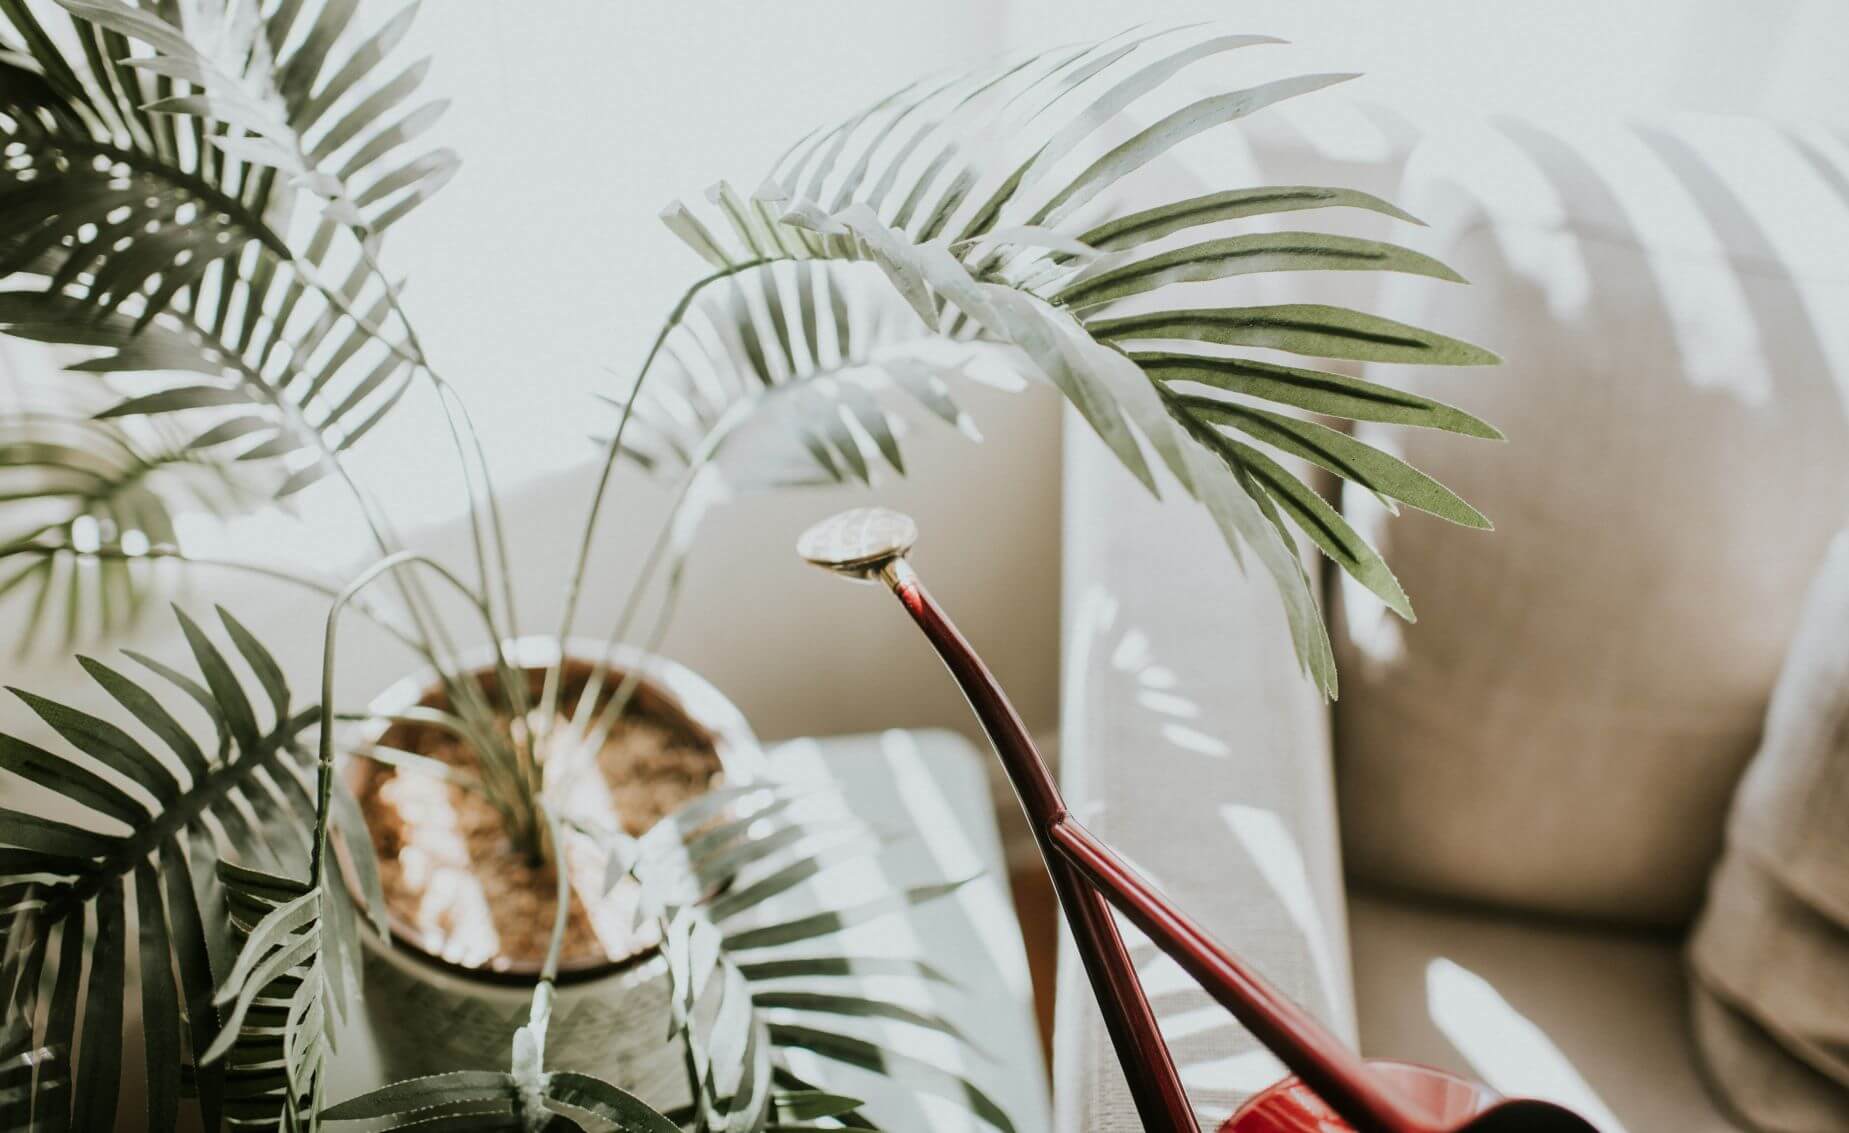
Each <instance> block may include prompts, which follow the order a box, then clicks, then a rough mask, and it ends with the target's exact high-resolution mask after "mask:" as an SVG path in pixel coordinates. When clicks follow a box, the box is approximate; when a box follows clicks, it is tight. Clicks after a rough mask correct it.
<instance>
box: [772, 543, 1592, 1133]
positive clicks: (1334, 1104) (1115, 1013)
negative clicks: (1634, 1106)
mask: <svg viewBox="0 0 1849 1133" xmlns="http://www.w3.org/2000/svg"><path fill="white" fill-rule="evenodd" d="M917 537H918V528H917V525H916V524H914V523H913V522H912V520H911V519H910V518H909V517H907V516H904V515H900V514H899V513H897V512H893V511H888V510H886V509H884V508H861V509H857V510H855V511H849V512H843V513H842V514H840V515H837V516H835V517H833V518H832V519H827V520H824V521H822V522H821V523H819V524H817V525H816V526H814V527H812V528H810V529H809V530H808V531H807V532H805V533H804V534H803V536H802V538H801V539H800V540H799V541H798V543H797V550H798V552H799V553H800V554H801V555H802V557H803V558H805V559H807V560H808V561H810V562H811V563H814V564H815V565H817V566H819V567H823V568H825V569H827V570H830V571H833V572H835V573H836V574H840V575H844V576H846V577H849V578H854V579H859V580H861V581H864V582H874V581H878V582H884V583H885V584H886V585H887V586H888V587H889V588H890V589H891V590H892V592H893V593H894V594H896V595H897V596H898V598H899V601H900V603H901V604H902V605H904V607H905V609H906V612H908V613H909V614H911V616H912V620H913V621H915V622H917V623H918V628H919V629H921V630H923V631H924V634H925V636H926V637H927V638H929V639H930V641H931V644H932V646H933V647H935V648H936V650H937V652H938V656H940V657H942V658H943V661H944V664H945V665H946V666H947V667H948V668H949V669H950V674H951V676H952V677H954V678H955V679H956V682H957V684H958V685H960V686H961V687H962V689H963V693H964V695H965V696H967V697H968V698H969V702H970V707H971V708H972V709H974V710H975V713H976V716H977V718H978V719H979V720H981V721H982V727H983V730H984V731H985V732H987V733H988V736H989V740H990V742H992V743H993V744H994V745H995V753H996V755H997V756H998V757H1000V759H1001V763H1002V768H1003V770H1004V771H1006V772H1007V775H1008V779H1009V782H1010V783H1012V784H1013V786H1014V792H1015V795H1016V797H1017V798H1019V799H1020V802H1021V809H1022V810H1023V811H1025V812H1026V815H1027V821H1028V825H1029V826H1030V827H1032V829H1033V833H1034V838H1035V840H1036V841H1037V842H1038V843H1039V847H1040V856H1041V858H1042V859H1043V860H1044V861H1045V863H1046V868H1047V873H1048V874H1049V875H1050V876H1051V878H1052V881H1053V889H1054V892H1055V893H1057V894H1058V897H1059V905H1060V908H1061V910H1062V911H1063V912H1064V913H1065V916H1066V922H1067V924H1068V925H1069V926H1070V927H1071V930H1072V936H1073V940H1074V941H1075V943H1076V944H1077V950H1078V954H1079V957H1080V958H1081V959H1082V960H1083V961H1084V964H1085V972H1086V975H1087V976H1089V977H1090V979H1091V986H1092V993H1093V994H1094V995H1096V996H1097V999H1098V1007H1099V1009H1100V1011H1101V1012H1102V1013H1103V1015H1104V1021H1105V1025H1106V1027H1107V1029H1108V1030H1109V1031H1110V1035H1111V1042H1112V1045H1113V1046H1114V1047H1115V1048H1116V1051H1117V1059H1118V1061H1119V1062H1120V1063H1122V1065H1123V1069H1124V1076H1125V1077H1126V1078H1127V1079H1128V1081H1129V1084H1130V1091H1131V1094H1132V1096H1133V1097H1134V1099H1135V1101H1136V1107H1137V1113H1138V1114H1139V1115H1140V1116H1141V1117H1142V1121H1143V1127H1144V1128H1145V1129H1149V1130H1176V1131H1186V1133H1199V1128H1200V1127H1199V1125H1197V1124H1196V1122H1195V1120H1194V1113H1193V1110H1192V1109H1191V1108H1190V1107H1189V1105H1188V1099H1187V1095H1186V1093H1185V1092H1184V1091H1183V1090H1182V1087H1181V1079H1180V1078H1179V1076H1177V1074H1176V1073H1175V1064H1174V1061H1173V1059H1171V1058H1170V1057H1169V1050H1168V1046H1167V1044H1165V1043H1164V1042H1163V1041H1162V1035H1161V1033H1160V1031H1158V1029H1157V1027H1156V1017H1155V1014H1154V1012H1152V1011H1151V1010H1150V1007H1149V1000H1148V998H1147V997H1145V996H1144V994H1143V986H1142V984H1141V982H1139V981H1138V979H1137V976H1136V969H1135V968H1134V966H1133V965H1132V964H1131V962H1130V954H1129V952H1128V951H1127V950H1126V949H1125V948H1124V943H1123V938H1122V937H1121V936H1120V935H1119V934H1118V931H1117V923H1116V921H1115V920H1113V919H1112V916H1111V908H1112V907H1113V906H1115V907H1116V909H1117V910H1118V912H1120V913H1122V914H1123V915H1124V916H1125V917H1126V918H1128V919H1129V921H1130V922H1131V923H1132V924H1134V925H1136V927H1137V928H1139V929H1141V930H1142V932H1143V933H1144V934H1145V935H1146V936H1148V937H1149V939H1150V940H1151V941H1153V942H1154V943H1155V945H1156V946H1157V947H1158V948H1160V949H1161V950H1162V951H1163V952H1165V953H1167V954H1168V955H1169V956H1170V957H1171V958H1173V959H1174V961H1175V962H1176V963H1177V964H1179V965H1181V967H1182V969H1183V970H1185V971H1186V972H1187V973H1188V974H1189V975H1190V976H1192V977H1193V978H1194V979H1195V980H1196V981H1197V982H1198V983H1199V984H1200V986H1201V988H1202V989H1203V990H1205V991H1206V992H1207V994H1209V995H1211V996H1213V998H1214V999H1215V1000H1217V1001H1218V1002H1219V1003H1220V1005H1221V1006H1222V1007H1225V1008H1226V1009H1227V1011H1229V1012H1231V1013H1232V1015H1233V1016H1234V1018H1236V1019H1238V1020H1239V1021H1240V1022H1241V1023H1242V1024H1244V1025H1245V1027H1246V1029H1247V1030H1249V1031H1251V1032H1252V1034H1253V1035H1254V1036H1255V1037H1256V1038H1257V1039H1258V1040H1259V1041H1260V1042H1261V1043H1263V1044H1264V1045H1265V1046H1266V1047H1267V1048H1269V1049H1270V1051H1271V1052H1272V1053H1273V1054H1275V1055H1276V1056H1277V1057H1278V1059H1279V1060H1280V1061H1281V1062H1283V1063H1284V1065H1285V1066H1287V1067H1288V1068H1289V1069H1290V1070H1291V1072H1292V1074H1293V1075H1294V1076H1293V1077H1290V1078H1286V1079H1284V1080H1283V1081H1281V1082H1279V1083H1277V1084H1276V1085H1274V1086H1272V1087H1271V1088H1269V1089H1267V1090H1265V1091H1264V1092H1262V1093H1260V1094H1258V1095H1257V1096H1256V1097H1254V1098H1252V1099H1251V1100H1250V1101H1249V1102H1247V1103H1246V1105H1245V1106H1243V1107H1242V1108H1241V1109H1240V1110H1239V1112H1238V1113H1235V1114H1234V1115H1233V1116H1232V1117H1231V1118H1230V1119H1228V1120H1227V1122H1226V1123H1225V1124H1224V1125H1222V1126H1221V1127H1220V1133H1339V1131H1341V1130H1345V1129H1346V1130H1353V1131H1355V1133H1454V1131H1456V1133H1464V1131H1469V1133H1596V1130H1594V1128H1593V1126H1592V1125H1590V1124H1589V1123H1588V1122H1587V1121H1586V1120H1585V1119H1584V1118H1582V1117H1580V1116H1578V1115H1577V1114H1575V1113H1573V1112H1572V1111H1570V1110H1567V1109H1564V1108H1562V1107H1560V1106H1557V1105H1554V1104H1552V1103H1549V1102H1543V1101H1533V1100H1524V1099H1503V1098H1500V1097H1498V1096H1497V1095H1496V1094H1495V1093H1494V1092H1493V1091H1491V1090H1489V1089H1488V1088H1487V1087H1484V1086H1480V1085H1477V1084H1475V1083H1472V1082H1469V1081H1466V1080H1464V1079H1462V1078H1458V1077H1456V1076H1454V1075H1451V1074H1446V1073H1444V1072H1443V1071H1439V1070H1434V1069H1431V1068H1429V1067H1424V1066H1415V1065H1412V1064H1410V1063H1403V1062H1392V1061H1385V1060H1381V1059H1363V1058H1362V1057H1361V1056H1360V1055H1358V1054H1356V1053H1355V1052H1354V1051H1352V1050H1350V1049H1349V1048H1348V1047H1347V1046H1346V1045H1345V1044H1344V1043H1343V1042H1342V1041H1341V1040H1340V1039H1339V1038H1337V1037H1336V1036H1335V1035H1333V1034H1331V1033H1330V1032H1329V1031H1328V1030H1327V1029H1326V1028H1324V1027H1323V1026H1322V1025H1321V1024H1320V1023H1318V1022H1317V1021H1316V1020H1315V1019H1313V1018H1311V1016H1310V1015H1309V1013H1308V1012H1306V1011H1304V1010H1303V1009H1302V1008H1301V1007H1299V1006H1297V1005H1296V1004H1295V1003H1292V1002H1291V1001H1290V1000H1289V999H1287V998H1285V997H1284V996H1283V995H1282V994H1281V993H1279V992H1278V990H1277V989H1276V988H1273V987H1272V986H1271V985H1269V984H1267V983H1266V982H1265V981H1264V980H1263V979H1261V978H1259V976H1258V975H1257V974H1256V973H1255V972H1253V971H1252V970H1251V969H1250V968H1248V967H1247V966H1246V965H1245V964H1243V963H1241V962H1240V961H1239V959H1238V958H1237V957H1235V956H1234V955H1233V954H1232V953H1231V952H1229V951H1227V949H1226V947H1225V945H1222V944H1221V943H1220V942H1219V941H1217V940H1215V939H1214V938H1213V937H1211V936H1209V935H1208V934H1207V933H1206V932H1205V931H1204V930H1203V929H1202V928H1201V927H1200V926H1199V925H1197V924H1195V923H1194V922H1193V921H1192V920H1190V919H1189V918H1188V916H1187V914H1185V913H1183V912H1182V911H1181V910H1179V909H1177V908H1175V906H1174V905H1172V904H1170V903H1169V900H1168V898H1166V897H1165V896H1163V895H1162V893H1161V892H1159V891H1158V890H1157V889H1156V888H1155V887H1154V886H1152V885H1150V884H1149V883H1148V882H1147V881H1145V880H1143V879H1142V878H1141V877H1139V876H1137V874H1136V872H1135V871H1134V870H1132V869H1131V868H1130V867H1129V866H1128V865H1126V864H1125V863H1124V861H1123V859H1122V858H1120V857H1118V856H1117V854H1116V853H1115V852H1114V851H1112V849H1111V848H1110V847H1109V846H1107V845H1105V844H1104V843H1103V842H1100V841H1099V840H1098V839H1097V837H1096V836H1095V835H1093V834H1092V833H1091V832H1090V831H1088V830H1086V829H1085V828H1084V827H1083V826H1081V825H1079V823H1078V822H1077V821H1076V820H1075V819H1074V818H1073V817H1072V815H1071V813H1070V812H1068V811H1067V809H1066V803H1065V800H1064V799H1063V798H1061V797H1060V793H1059V786H1058V784H1057V783H1055V782H1054V780H1053V776H1052V774H1051V772H1049V771H1048V769H1047V766H1046V762H1045V761H1044V760H1042V759H1041V758H1040V753H1039V752H1038V751H1036V750H1035V749H1034V745H1033V742H1032V741H1031V740H1030V739H1028V735H1027V730H1026V728H1025V727H1023V726H1022V724H1021V718H1020V717H1019V716H1018V715H1017V714H1016V713H1015V711H1014V707H1013V705H1011V704H1009V703H1008V698H1007V696H1006V694H1004V693H1003V692H1002V690H1001V686H1000V685H998V684H996V682H995V678H994V676H992V675H991V674H990V673H989V670H988V668H987V667H986V666H984V665H983V663H982V660H981V658H979V657H977V656H976V652H975V650H973V649H971V648H970V645H969V642H968V641H966V640H964V638H963V635H962V634H960V633H958V632H957V628H956V626H955V625H953V624H952V623H951V621H950V618H949V617H948V616H947V615H945V613H944V611H943V610H942V608H940V607H939V606H938V604H937V603H936V601H934V600H933V599H932V597H931V595H930V594H929V592H927V591H926V590H925V588H924V585H923V584H922V583H920V582H919V580H918V576H917V574H916V572H914V571H913V570H912V568H911V566H910V564H908V563H907V562H906V561H905V553H906V552H907V551H908V550H910V549H911V546H912V544H913V542H915V541H916V539H917Z"/></svg>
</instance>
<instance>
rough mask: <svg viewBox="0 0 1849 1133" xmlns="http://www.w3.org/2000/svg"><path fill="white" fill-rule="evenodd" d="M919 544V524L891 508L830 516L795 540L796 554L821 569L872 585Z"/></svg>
mask: <svg viewBox="0 0 1849 1133" xmlns="http://www.w3.org/2000/svg"><path fill="white" fill-rule="evenodd" d="M917 541H918V524H916V523H914V522H913V521H912V517H911V516H909V515H905V514H904V513H902V512H896V511H893V510H891V509H890V508H883V507H862V508H855V509H854V510H852V511H844V512H841V513H839V514H837V515H831V516H829V517H828V518H827V519H824V520H822V521H821V522H820V523H818V524H816V525H815V526H813V527H811V528H809V530H807V531H805V532H803V533H802V535H801V536H800V537H799V538H798V539H797V540H796V553H797V554H799V555H801V556H802V557H803V559H804V560H806V561H807V562H809V563H811V564H813V565H815V566H818V567H821V568H822V569H823V570H826V571H830V572H832V573H834V574H838V575H841V576H843V577H845V578H851V579H854V580H855V581H857V582H872V581H874V580H875V579H876V578H878V577H879V575H880V574H881V572H883V571H884V570H886V568H888V567H889V566H891V565H892V564H893V563H896V562H898V561H899V560H901V559H903V558H904V557H905V553H906V552H907V551H909V550H911V549H912V544H913V543H916V542H917Z"/></svg>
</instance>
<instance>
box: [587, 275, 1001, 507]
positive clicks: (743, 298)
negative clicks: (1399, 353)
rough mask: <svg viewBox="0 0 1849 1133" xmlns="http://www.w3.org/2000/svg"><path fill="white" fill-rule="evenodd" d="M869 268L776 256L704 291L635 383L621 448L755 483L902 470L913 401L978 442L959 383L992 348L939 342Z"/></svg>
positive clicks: (864, 477) (744, 484) (621, 402)
mask: <svg viewBox="0 0 1849 1133" xmlns="http://www.w3.org/2000/svg"><path fill="white" fill-rule="evenodd" d="M871 271H872V269H871V268H868V267H866V266H864V265H854V264H832V263H824V262H798V263H789V264H778V265H774V266H766V268H765V269H764V270H762V271H757V272H751V273H748V274H746V275H742V276H738V277H734V278H733V279H732V280H730V281H728V283H727V284H726V285H725V286H723V287H720V288H718V289H716V290H713V291H708V292H707V293H706V294H704V295H703V296H701V298H700V300H699V301H698V302H696V303H695V304H694V307H693V310H692V312H691V313H690V314H689V316H688V317H687V318H686V319H685V320H683V321H682V322H681V323H680V324H679V325H678V326H677V327H676V328H675V329H674V331H673V333H672V334H671V335H670V336H669V337H668V339H667V342H666V345H665V349H664V350H663V354H662V358H661V360H660V361H659V362H658V363H657V364H656V367H655V368H654V371H653V372H652V373H650V374H649V375H648V376H647V380H646V381H645V382H643V383H641V385H640V387H639V392H638V396H637V400H636V403H635V406H634V408H633V410H632V411H631V412H632V415H633V417H632V420H631V421H630V422H629V428H628V430H627V431H626V432H625V434H624V442H623V455H624V456H625V457H627V458H628V459H630V460H632V461H634V462H635V463H637V464H639V465H641V466H642V467H643V468H646V469H649V470H651V471H656V472H666V473H675V474H682V473H685V472H687V471H688V470H690V469H692V468H697V467H699V466H702V465H705V464H707V463H708V462H713V463H716V464H718V465H719V466H720V467H721V468H723V470H724V471H725V473H726V478H727V480H728V483H729V484H730V485H731V486H732V487H733V488H734V489H736V490H739V491H751V490H757V489H762V488H775V487H784V486H792V485H804V484H815V483H846V482H859V483H869V482H871V479H872V477H873V476H874V475H875V474H876V473H877V471H878V470H879V469H881V468H887V469H890V470H891V471H893V472H896V473H898V474H900V475H903V474H904V473H905V460H904V455H903V452H902V447H901V442H902V440H903V439H904V437H905V434H906V431H907V425H908V421H909V419H911V418H913V417H915V416H916V415H917V411H919V410H922V411H923V412H924V413H925V414H926V415H928V416H930V417H933V418H936V419H938V420H940V421H942V422H944V423H945V424H948V425H950V426H953V427H955V428H956V429H958V430H960V431H961V432H963V433H964V434H965V435H966V436H969V437H971V438H972V439H980V433H978V432H977V430H976V426H975V423H974V421H973V420H972V419H971V418H970V416H969V414H968V413H966V412H964V410H963V409H962V407H961V406H960V405H958V403H957V401H956V397H955V392H954V390H955V384H956V383H958V382H960V381H961V380H963V379H966V378H968V377H970V376H971V375H972V374H973V375H976V376H978V377H980V375H981V374H983V373H984V372H985V371H987V370H988V369H990V368H991V367H993V366H994V365H995V364H996V359H995V358H994V357H993V355H995V353H996V351H995V348H994V347H993V346H990V345H988V344H983V343H951V342H946V341H944V339H943V338H942V337H941V336H939V335H937V334H934V333H932V332H931V331H930V330H929V329H928V328H926V327H923V326H921V325H919V323H918V320H917V319H916V318H913V317H911V316H910V315H909V314H908V313H907V312H906V311H905V309H904V307H903V304H901V303H898V302H896V301H894V300H893V298H892V297H891V296H890V295H888V294H886V293H885V291H884V289H881V288H874V287H869V286H868V283H869V282H870V281H869V280H868V279H866V278H864V277H865V275H866V273H868V272H871ZM613 404H614V405H615V406H616V407H617V409H618V410H622V409H625V408H627V407H628V401H627V399H626V398H625V399H613Z"/></svg>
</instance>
